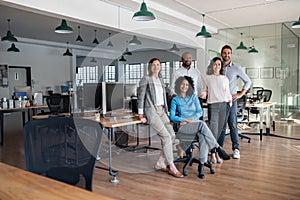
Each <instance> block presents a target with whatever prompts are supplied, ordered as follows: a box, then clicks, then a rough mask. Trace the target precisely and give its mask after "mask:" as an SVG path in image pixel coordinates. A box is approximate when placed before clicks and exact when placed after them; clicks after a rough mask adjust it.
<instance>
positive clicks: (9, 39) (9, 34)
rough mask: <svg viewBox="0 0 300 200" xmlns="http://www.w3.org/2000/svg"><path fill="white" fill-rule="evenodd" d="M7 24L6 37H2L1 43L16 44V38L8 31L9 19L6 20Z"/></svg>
mask: <svg viewBox="0 0 300 200" xmlns="http://www.w3.org/2000/svg"><path fill="white" fill-rule="evenodd" d="M7 23H8V31H7V33H6V36H4V37H2V39H1V40H2V41H9V42H18V40H17V38H16V37H15V36H14V35H13V34H12V32H11V31H10V19H7Z"/></svg>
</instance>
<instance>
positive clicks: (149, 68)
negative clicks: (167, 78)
mask: <svg viewBox="0 0 300 200" xmlns="http://www.w3.org/2000/svg"><path fill="white" fill-rule="evenodd" d="M156 60H157V61H159V62H160V60H159V59H158V58H152V59H151V60H150V61H149V62H148V74H149V75H150V76H152V75H153V74H152V71H151V67H152V64H153V62H154V61H156ZM158 77H162V76H161V73H160V71H159V73H158Z"/></svg>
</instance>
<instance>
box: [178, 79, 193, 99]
mask: <svg viewBox="0 0 300 200" xmlns="http://www.w3.org/2000/svg"><path fill="white" fill-rule="evenodd" d="M183 80H187V81H188V82H189V88H188V91H187V92H186V95H187V96H192V95H193V94H194V91H195V89H194V81H193V79H192V78H191V77H189V76H180V77H178V78H177V80H176V81H175V88H174V89H175V93H176V94H177V95H179V94H180V85H181V83H182V81H183Z"/></svg>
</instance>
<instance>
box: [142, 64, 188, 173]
mask: <svg viewBox="0 0 300 200" xmlns="http://www.w3.org/2000/svg"><path fill="white" fill-rule="evenodd" d="M160 70H161V66H160V60H159V59H157V58H152V59H151V60H150V61H149V65H148V75H146V76H144V77H143V78H142V79H141V80H140V83H139V87H138V90H137V92H138V113H139V119H140V120H141V121H142V122H143V123H146V122H148V123H149V125H150V127H151V128H153V129H154V130H155V131H157V135H158V136H159V138H160V140H161V144H162V151H161V155H160V157H159V159H158V161H157V163H156V165H155V168H156V169H161V170H163V171H167V172H168V173H169V174H170V175H173V176H175V177H177V178H182V177H183V175H182V174H181V173H180V172H179V171H178V170H177V168H176V166H175V164H174V162H173V159H174V158H173V141H174V140H175V133H174V130H173V127H172V126H171V124H170V120H169V118H168V115H167V112H168V106H167V100H166V92H165V87H164V83H163V79H162V77H161V74H160ZM165 161H166V162H167V164H168V168H167V165H166V164H165Z"/></svg>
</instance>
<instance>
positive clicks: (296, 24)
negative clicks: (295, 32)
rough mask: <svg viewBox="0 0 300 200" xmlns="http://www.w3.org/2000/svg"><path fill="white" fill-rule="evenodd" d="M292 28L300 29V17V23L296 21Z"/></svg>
mask: <svg viewBox="0 0 300 200" xmlns="http://www.w3.org/2000/svg"><path fill="white" fill-rule="evenodd" d="M292 28H300V17H299V19H298V21H295V22H294V23H293V24H292Z"/></svg>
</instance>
